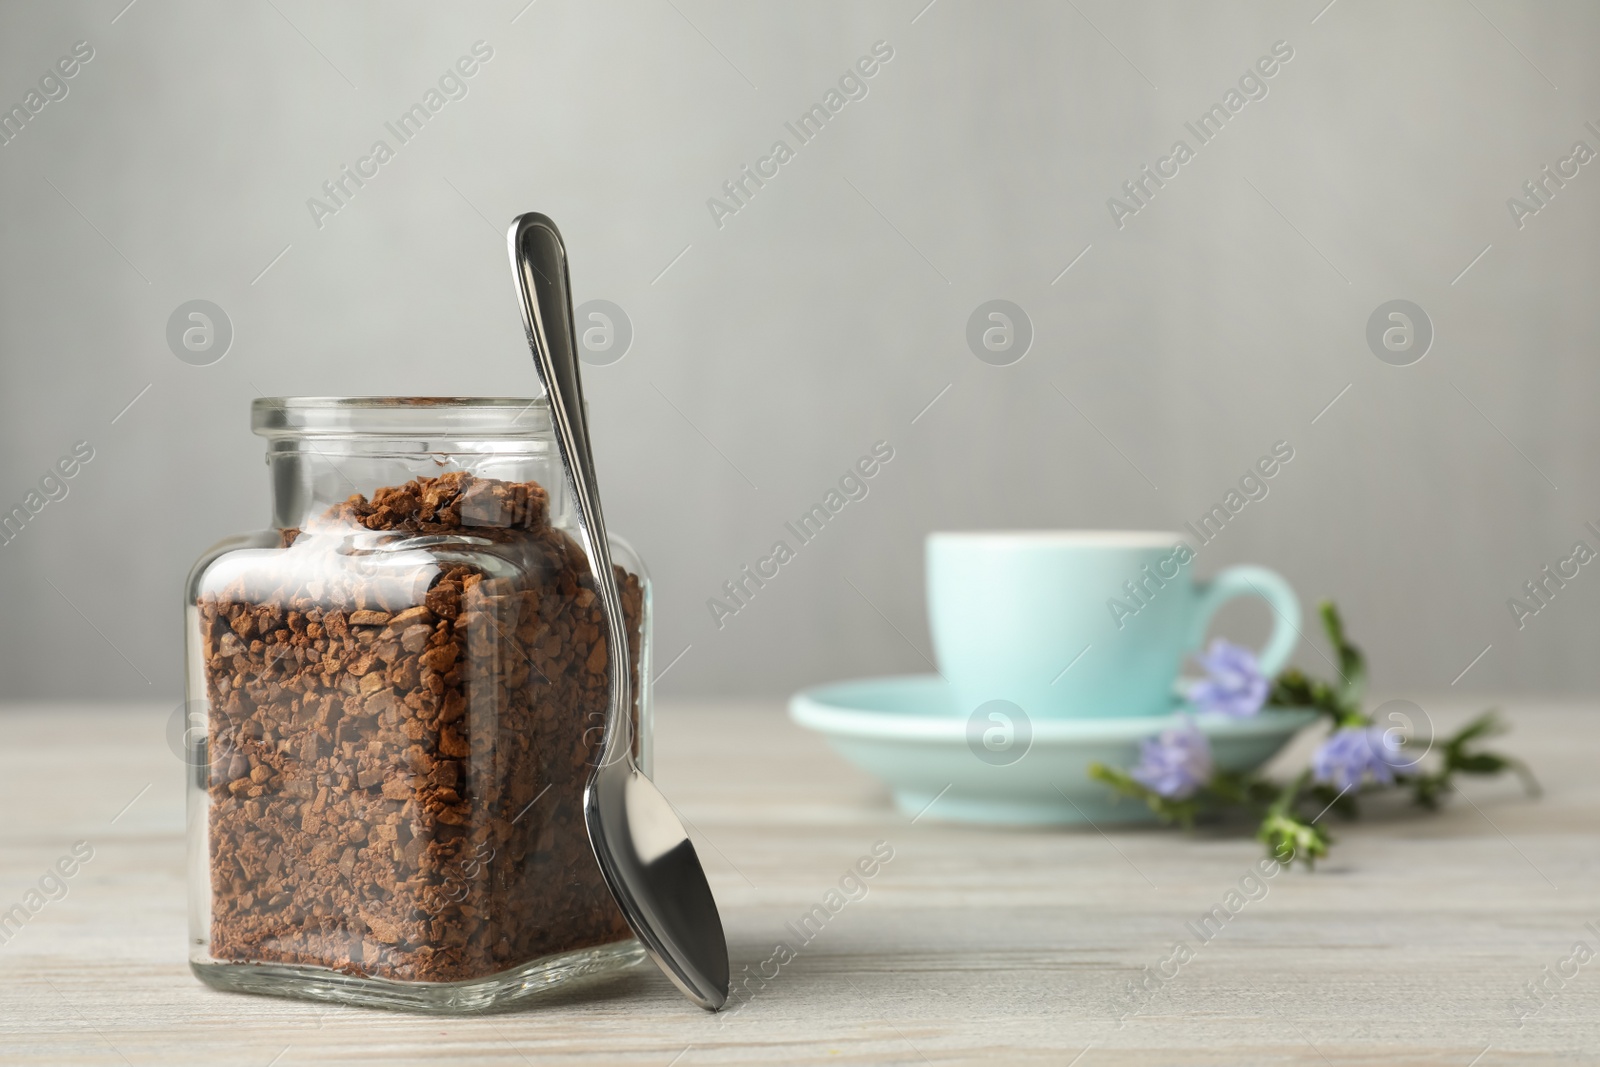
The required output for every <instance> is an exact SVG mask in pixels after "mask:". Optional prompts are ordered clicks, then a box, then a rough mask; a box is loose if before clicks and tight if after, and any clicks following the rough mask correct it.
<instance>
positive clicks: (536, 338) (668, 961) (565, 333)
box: [506, 211, 728, 1011]
mask: <svg viewBox="0 0 1600 1067" xmlns="http://www.w3.org/2000/svg"><path fill="white" fill-rule="evenodd" d="M506 236H507V238H508V240H509V243H510V250H511V268H512V271H513V273H514V274H515V275H516V285H517V295H518V297H519V298H520V299H521V301H522V324H523V326H524V327H526V328H527V331H528V347H529V348H531V349H532V350H533V363H534V366H535V367H537V368H538V370H539V378H540V380H541V381H542V382H543V383H544V388H545V393H546V394H547V396H548V400H549V405H550V422H551V425H552V426H554V427H555V434H556V444H557V446H558V447H559V449H560V452H561V459H562V462H563V463H564V464H565V465H566V468H567V476H568V478H569V480H570V482H571V485H572V495H573V497H574V499H576V500H577V502H578V532H579V534H580V536H581V539H582V541H583V547H584V549H585V550H586V551H587V552H588V554H589V560H590V563H591V564H592V566H593V567H594V579H595V582H594V584H595V588H596V590H598V592H599V594H600V603H601V606H602V607H603V608H604V609H605V616H606V633H607V642H608V643H607V646H606V647H607V650H608V652H609V655H608V656H607V663H608V667H609V670H610V673H611V706H610V708H609V709H608V711H607V714H606V735H605V743H604V745H603V747H602V749H601V753H600V762H599V764H598V765H597V766H596V767H595V769H594V773H593V774H591V775H590V777H589V784H588V787H587V788H585V789H584V791H583V820H584V823H585V824H586V825H587V826H588V829H589V844H590V845H591V846H592V847H593V848H594V855H595V859H597V860H598V861H599V863H600V871H601V873H602V874H604V875H605V879H606V885H608V886H610V887H611V895H612V896H613V897H615V898H616V901H617V906H618V907H620V908H621V909H622V914H623V916H624V917H625V918H626V919H627V920H628V925H629V926H630V927H632V929H633V932H634V935H635V936H636V937H638V939H639V940H640V941H641V942H642V943H643V944H644V947H645V950H646V951H648V952H649V953H650V956H651V958H652V959H654V960H655V961H656V963H657V964H658V965H659V966H660V967H661V969H662V970H663V971H665V972H666V974H667V977H668V978H671V979H672V981H673V982H674V983H675V984H676V985H677V987H678V988H679V989H681V990H683V992H684V994H685V995H686V996H688V998H689V999H690V1000H692V1001H694V1002H695V1003H696V1004H698V1005H700V1006H701V1007H702V1008H706V1009H708V1010H710V1011H716V1010H717V1009H718V1008H720V1007H722V1005H723V1003H724V1002H726V1001H727V999H728V944H727V941H726V940H725V939H724V937H723V933H722V918H721V916H719V915H718V914H717V902H716V899H715V898H713V897H712V895H711V887H710V885H708V884H707V883H706V875H705V871H704V870H703V869H702V868H701V866H700V857H699V856H697V855H696V854H695V851H694V844H693V842H691V841H690V840H689V835H688V834H686V833H684V831H683V824H682V823H681V822H679V821H678V816H677V814H676V813H675V812H674V811H673V810H672V805H671V804H669V803H667V798H666V797H664V796H662V795H661V791H660V790H658V789H657V788H656V787H655V784H654V783H652V782H651V781H650V779H648V778H646V777H645V776H644V774H643V773H641V772H640V770H639V768H638V765H637V764H635V763H634V761H633V715H632V709H633V699H632V696H631V694H630V692H629V690H630V686H629V680H628V655H627V648H628V638H627V628H626V625H625V623H624V621H623V616H622V596H621V594H620V593H618V592H617V583H616V575H615V574H614V573H613V571H612V569H611V548H610V542H608V541H607V540H606V524H605V518H604V517H603V516H602V515H601V513H600V491H599V487H598V485H597V483H596V481H595V476H594V457H593V455H592V454H591V453H590V451H589V428H588V423H587V416H586V413H585V411H584V407H583V385H582V383H581V382H580V381H579V380H578V344H577V335H576V333H575V332H574V328H573V317H572V299H571V287H570V285H569V283H568V280H567V250H566V246H565V245H564V244H563V243H562V241H561V232H560V231H559V230H557V229H556V224H555V223H553V222H551V221H550V220H549V219H548V218H546V217H545V216H544V215H540V214H538V213H536V212H531V211H530V212H528V213H527V214H525V215H518V216H517V217H516V219H515V220H513V221H512V223H511V229H510V231H509V232H508V233H507V235H506Z"/></svg>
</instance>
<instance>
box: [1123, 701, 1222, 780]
mask: <svg viewBox="0 0 1600 1067" xmlns="http://www.w3.org/2000/svg"><path fill="white" fill-rule="evenodd" d="M1130 773H1131V775H1132V777H1133V780H1134V781H1136V782H1138V783H1139V784H1141V785H1143V786H1145V787H1146V788H1148V789H1152V790H1154V791H1155V792H1157V793H1160V794H1161V795H1162V796H1164V797H1167V798H1169V799H1171V800H1182V799H1184V798H1185V797H1188V796H1192V795H1193V794H1194V791H1195V790H1196V789H1199V788H1200V787H1201V786H1202V785H1205V784H1206V782H1208V781H1210V780H1211V744H1210V742H1208V741H1207V740H1206V735H1205V734H1203V733H1201V732H1200V729H1199V728H1198V727H1197V726H1195V724H1194V723H1193V722H1192V721H1190V720H1189V719H1188V718H1187V717H1186V718H1185V719H1184V720H1183V725H1181V726H1174V727H1172V728H1171V729H1169V730H1162V731H1161V733H1159V734H1157V735H1156V736H1155V737H1152V738H1149V739H1147V740H1144V741H1141V742H1139V765H1138V766H1137V767H1135V768H1134V769H1133V770H1132V771H1131V772H1130Z"/></svg>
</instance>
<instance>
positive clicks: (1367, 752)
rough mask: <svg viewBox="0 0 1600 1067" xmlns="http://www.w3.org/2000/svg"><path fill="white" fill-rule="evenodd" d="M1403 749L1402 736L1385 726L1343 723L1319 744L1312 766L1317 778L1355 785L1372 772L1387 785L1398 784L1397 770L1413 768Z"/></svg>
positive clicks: (1341, 785) (1328, 782) (1349, 786)
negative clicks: (1401, 747) (1395, 778)
mask: <svg viewBox="0 0 1600 1067" xmlns="http://www.w3.org/2000/svg"><path fill="white" fill-rule="evenodd" d="M1414 762H1415V761H1414V760H1408V759H1407V758H1406V757H1405V755H1404V754H1403V753H1402V752H1401V750H1400V737H1399V735H1398V734H1397V733H1396V732H1395V731H1393V730H1386V729H1384V728H1383V727H1382V726H1341V727H1340V728H1339V729H1337V730H1335V731H1334V732H1333V733H1332V734H1330V735H1329V736H1328V738H1327V739H1326V740H1325V741H1323V742H1322V744H1321V745H1319V746H1318V747H1317V751H1316V753H1315V754H1314V755H1312V757H1311V770H1312V773H1313V774H1314V775H1315V776H1316V779H1317V781H1319V782H1322V783H1323V784H1325V785H1333V786H1337V787H1338V788H1339V789H1340V790H1341V791H1343V790H1348V789H1353V788H1355V787H1356V786H1358V785H1360V784H1361V783H1362V782H1363V781H1365V780H1366V779H1367V778H1368V777H1369V776H1370V777H1371V778H1372V780H1373V781H1375V782H1381V783H1382V784H1384V785H1393V784H1394V772H1395V771H1396V770H1410V769H1411V767H1412V765H1413V763H1414Z"/></svg>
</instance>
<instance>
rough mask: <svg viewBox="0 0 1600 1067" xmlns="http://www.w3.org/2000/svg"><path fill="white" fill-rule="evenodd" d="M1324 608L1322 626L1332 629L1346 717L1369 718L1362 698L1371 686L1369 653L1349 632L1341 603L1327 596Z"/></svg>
mask: <svg viewBox="0 0 1600 1067" xmlns="http://www.w3.org/2000/svg"><path fill="white" fill-rule="evenodd" d="M1320 608H1321V613H1322V628H1323V629H1324V630H1326V631H1327V632H1328V644H1330V645H1332V646H1333V651H1334V654H1335V655H1336V656H1337V657H1338V659H1339V678H1340V681H1342V682H1343V688H1342V689H1341V691H1340V693H1339V704H1340V708H1341V710H1342V711H1343V712H1344V717H1345V719H1347V720H1348V719H1350V718H1351V717H1352V716H1359V717H1360V718H1361V721H1362V722H1365V716H1362V715H1361V698H1362V697H1363V696H1364V695H1365V694H1366V690H1367V657H1366V656H1365V655H1364V654H1363V653H1362V651H1361V649H1359V648H1357V647H1356V646H1355V645H1353V644H1351V643H1350V639H1349V638H1348V637H1346V636H1345V632H1344V619H1343V617H1341V616H1340V614H1339V606H1338V605H1337V604H1335V603H1334V602H1333V601H1331V600H1324V601H1323V602H1322V604H1321V605H1320Z"/></svg>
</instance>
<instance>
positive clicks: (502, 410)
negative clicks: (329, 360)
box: [250, 396, 550, 439]
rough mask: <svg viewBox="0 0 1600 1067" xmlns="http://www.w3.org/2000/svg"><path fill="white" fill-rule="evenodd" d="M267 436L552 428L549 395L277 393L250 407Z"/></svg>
mask: <svg viewBox="0 0 1600 1067" xmlns="http://www.w3.org/2000/svg"><path fill="white" fill-rule="evenodd" d="M250 428H251V430H253V431H254V432H255V433H257V434H259V435H260V436H262V437H267V438H279V437H413V436H419V435H421V436H429V437H432V436H448V437H460V438H472V439H480V438H493V437H529V436H537V435H542V434H548V433H549V432H550V412H549V408H548V406H547V405H546V402H545V398H544V397H542V396H540V397H486V396H273V397H259V398H257V399H256V400H255V401H253V402H252V403H251V405H250Z"/></svg>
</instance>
